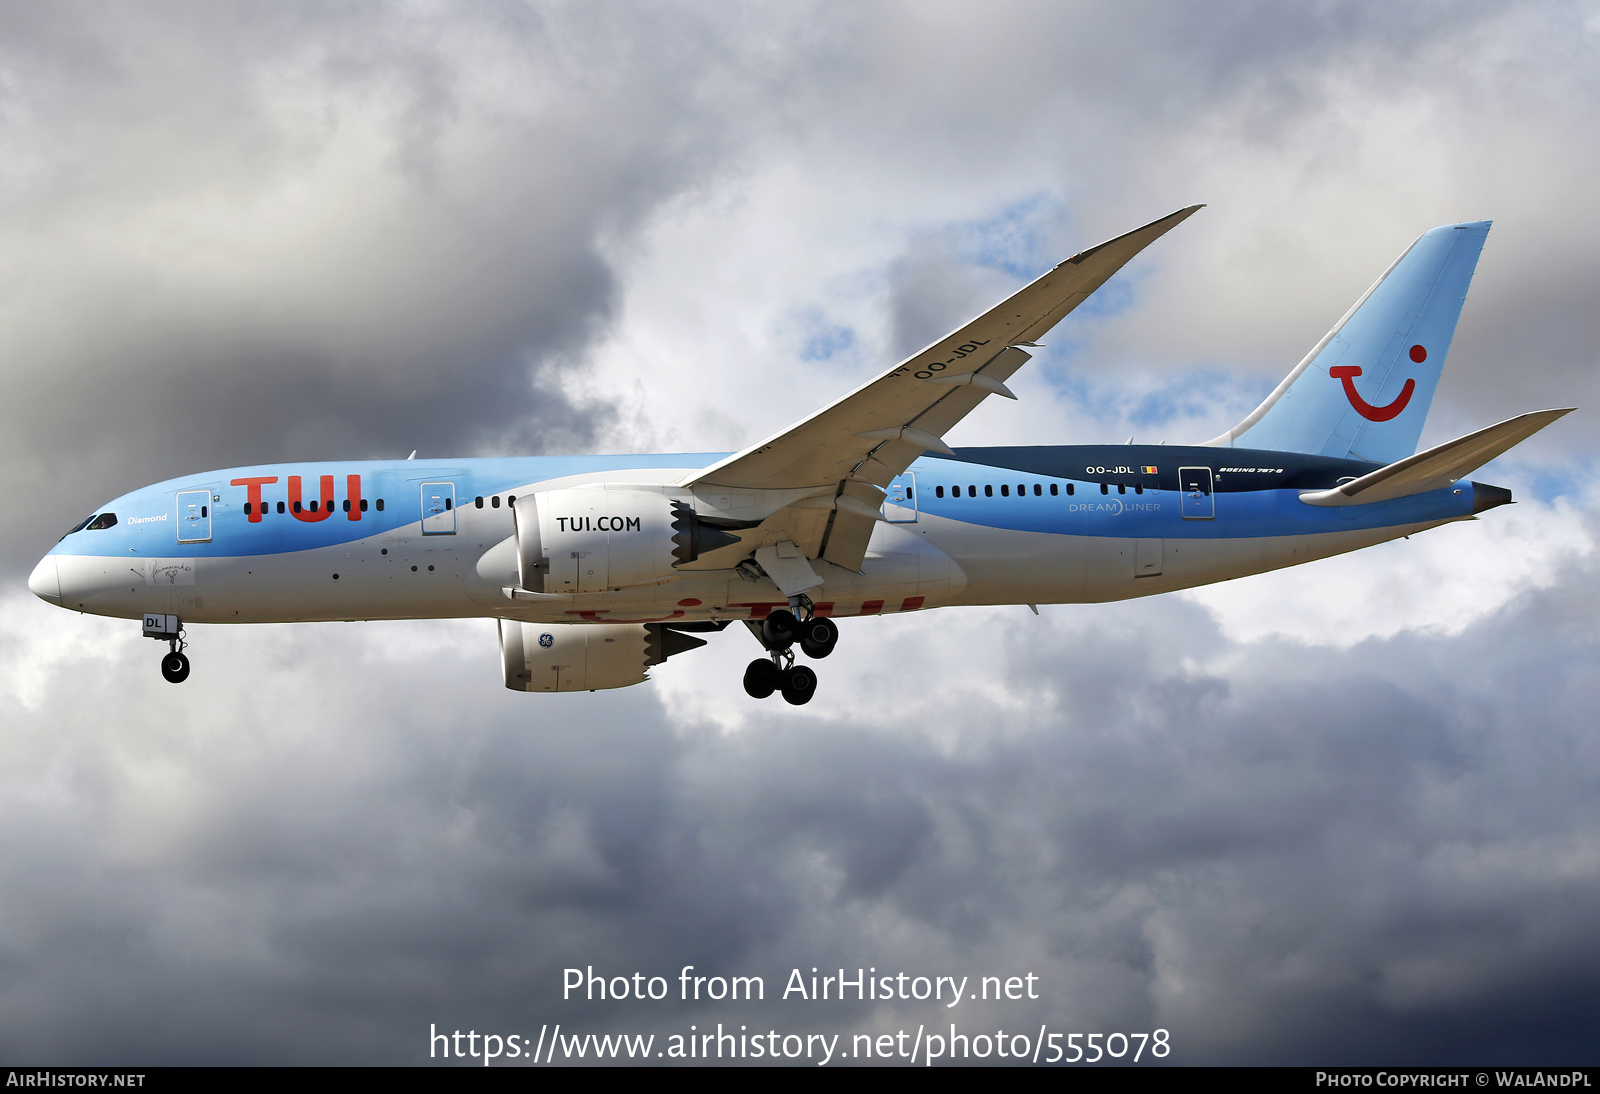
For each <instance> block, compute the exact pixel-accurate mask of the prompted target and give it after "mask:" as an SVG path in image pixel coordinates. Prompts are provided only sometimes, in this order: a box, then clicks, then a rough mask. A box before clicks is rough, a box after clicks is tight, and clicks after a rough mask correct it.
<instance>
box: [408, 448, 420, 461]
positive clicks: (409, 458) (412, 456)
mask: <svg viewBox="0 0 1600 1094" xmlns="http://www.w3.org/2000/svg"><path fill="white" fill-rule="evenodd" d="M416 458H417V450H416V449H415V448H413V449H412V450H411V455H409V456H407V457H406V459H408V460H414V459H416Z"/></svg>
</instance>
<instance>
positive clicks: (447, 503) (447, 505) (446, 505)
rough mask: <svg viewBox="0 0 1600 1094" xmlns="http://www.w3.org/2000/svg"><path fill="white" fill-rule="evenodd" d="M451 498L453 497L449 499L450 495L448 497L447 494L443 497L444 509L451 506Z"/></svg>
mask: <svg viewBox="0 0 1600 1094" xmlns="http://www.w3.org/2000/svg"><path fill="white" fill-rule="evenodd" d="M452 500H453V499H451V498H450V497H448V496H447V497H446V498H445V499H444V507H445V509H446V510H448V509H450V508H451V506H450V502H451V501H452Z"/></svg>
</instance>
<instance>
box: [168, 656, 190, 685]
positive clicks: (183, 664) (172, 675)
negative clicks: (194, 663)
mask: <svg viewBox="0 0 1600 1094" xmlns="http://www.w3.org/2000/svg"><path fill="white" fill-rule="evenodd" d="M161 675H162V676H164V677H166V679H167V683H169V684H181V683H183V682H184V681H185V680H187V679H189V659H188V658H187V657H185V656H184V655H183V654H181V653H179V652H178V651H177V650H176V649H174V650H173V651H172V652H171V653H169V654H167V655H166V656H165V657H163V658H162V659H161Z"/></svg>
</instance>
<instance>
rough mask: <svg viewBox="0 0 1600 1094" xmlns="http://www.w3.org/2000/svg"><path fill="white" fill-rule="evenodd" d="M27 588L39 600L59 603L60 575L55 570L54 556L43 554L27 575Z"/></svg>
mask: <svg viewBox="0 0 1600 1094" xmlns="http://www.w3.org/2000/svg"><path fill="white" fill-rule="evenodd" d="M28 590H29V591H30V592H32V593H33V595H34V596H36V597H38V598H39V599H40V600H47V601H49V602H50V603H51V604H55V605H58V606H59V605H60V604H61V575H60V574H58V573H57V572H56V556H55V555H45V556H44V557H43V558H41V559H40V560H39V565H37V566H35V567H34V568H33V573H31V574H29V575H28Z"/></svg>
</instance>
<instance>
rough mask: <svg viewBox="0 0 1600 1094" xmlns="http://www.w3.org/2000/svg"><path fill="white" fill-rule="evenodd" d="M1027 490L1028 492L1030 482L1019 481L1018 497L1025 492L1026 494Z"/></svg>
mask: <svg viewBox="0 0 1600 1094" xmlns="http://www.w3.org/2000/svg"><path fill="white" fill-rule="evenodd" d="M1027 492H1028V484H1027V483H1022V482H1019V483H1017V497H1019V498H1020V497H1022V496H1023V495H1024V494H1026V493H1027Z"/></svg>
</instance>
